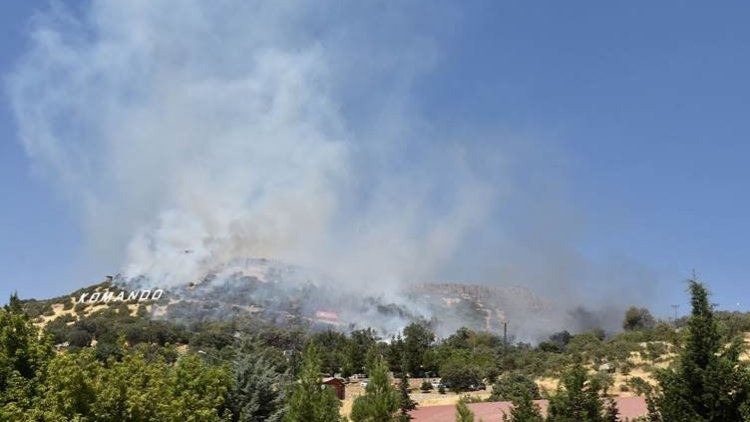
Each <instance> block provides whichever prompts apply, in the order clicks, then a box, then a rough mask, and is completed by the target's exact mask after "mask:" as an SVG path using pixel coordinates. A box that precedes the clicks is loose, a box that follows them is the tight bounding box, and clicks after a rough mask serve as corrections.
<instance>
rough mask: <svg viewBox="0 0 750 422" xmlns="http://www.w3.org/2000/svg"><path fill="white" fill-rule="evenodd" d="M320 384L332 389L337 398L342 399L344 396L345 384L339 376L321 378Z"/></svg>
mask: <svg viewBox="0 0 750 422" xmlns="http://www.w3.org/2000/svg"><path fill="white" fill-rule="evenodd" d="M321 385H323V386H324V387H326V388H330V389H332V390H333V393H334V394H335V395H336V397H337V398H338V399H339V400H344V397H345V396H346V384H344V380H342V379H341V378H336V377H333V378H323V382H322V384H321Z"/></svg>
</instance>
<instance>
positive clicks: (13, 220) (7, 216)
mask: <svg viewBox="0 0 750 422" xmlns="http://www.w3.org/2000/svg"><path fill="white" fill-rule="evenodd" d="M417 4H418V3H417ZM428 4H429V3H428V2H424V6H425V7H426V6H427V5H428ZM462 5H463V6H462V7H461V8H458V9H457V10H456V11H457V12H458V14H459V17H457V18H456V19H454V20H449V22H452V25H451V26H450V27H445V28H436V27H434V26H429V25H428V26H427V29H426V30H428V31H434V32H435V33H434V34H433V35H434V37H435V39H436V40H438V44H437V45H438V48H439V53H440V58H439V60H438V63H437V64H436V65H435V66H434V67H433V68H432V69H431V70H430V71H429V72H427V73H426V74H424V75H422V76H420V77H419V78H418V80H417V81H416V83H415V85H414V87H413V92H412V96H413V98H414V99H415V100H414V101H415V102H416V105H415V106H416V107H417V108H419V109H420V110H421V112H422V114H423V115H424V116H425V117H426V118H427V119H430V120H435V121H442V122H447V123H448V124H453V125H455V126H456V127H462V128H472V127H484V128H486V127H493V128H497V129H498V130H502V131H505V132H508V133H513V134H515V135H516V136H520V137H528V138H531V139H534V140H535V141H536V142H537V143H540V144H542V146H543V147H545V148H549V149H550V150H554V151H555V153H554V154H551V155H550V157H549V163H545V165H549V166H550V167H561V168H563V169H564V170H563V173H564V174H565V180H564V184H565V189H566V191H567V192H568V194H569V195H570V198H571V199H570V200H571V202H572V204H573V206H574V207H575V208H576V209H577V210H578V212H579V213H580V215H581V218H582V219H583V221H584V227H585V229H584V230H583V234H582V235H581V237H580V238H578V239H576V240H575V245H572V246H573V247H575V248H576V249H577V250H579V251H581V253H583V254H584V255H587V256H592V257H605V258H606V257H608V256H617V257H619V258H618V260H626V261H628V262H632V263H635V265H638V266H642V267H644V268H647V269H648V270H649V271H648V274H652V275H651V276H650V277H653V283H659V288H658V289H657V290H654V291H651V292H649V293H648V294H650V295H658V297H649V298H644V300H643V303H650V304H653V306H654V307H655V308H656V309H655V310H656V312H658V313H660V314H668V313H669V312H671V310H670V308H669V304H671V303H684V302H685V294H684V287H685V286H684V285H683V284H681V280H683V279H684V278H685V277H687V276H688V275H689V274H690V271H691V270H692V269H693V268H695V269H696V270H697V271H698V274H699V276H700V277H701V278H702V279H704V280H706V281H707V282H709V284H710V287H711V290H712V291H713V292H714V301H715V302H717V303H719V304H720V306H721V307H722V308H728V309H736V308H737V305H736V304H737V303H740V306H739V307H740V308H741V309H750V297H748V296H747V295H746V289H745V288H744V286H745V285H746V282H747V281H748V280H747V261H748V257H750V242H748V234H750V222H749V221H750V220H748V216H749V215H750V197H749V196H748V195H747V193H746V191H747V187H748V184H749V183H750V167H749V166H748V165H747V164H746V160H747V158H748V156H750V143H748V142H747V141H748V138H749V136H750V120H748V118H747V115H748V112H750V82H749V81H748V76H747V75H750V53H749V52H748V45H750V27H749V26H748V25H747V24H746V21H747V19H746V18H747V15H748V12H750V6H748V5H746V4H740V3H739V2H736V3H724V4H716V3H714V4H711V6H710V7H709V6H708V5H707V4H706V3H702V4H701V3H699V2H692V3H690V4H687V3H685V2H677V1H665V2H656V3H655V2H620V3H611V2H609V3H604V2H554V1H545V2H534V3H533V4H532V3H530V2H494V1H475V2H462ZM701 6H702V7H701ZM46 8H47V5H46V2H43V1H36V2H32V1H27V2H5V3H3V4H2V6H0V11H1V13H0V24H2V28H4V35H3V37H0V72H2V73H3V74H6V73H7V72H8V71H9V70H10V69H12V68H13V66H14V63H16V62H17V60H18V59H19V56H20V55H21V54H22V53H23V52H24V50H25V49H26V48H27V43H28V41H27V36H28V33H29V20H30V19H31V17H32V15H33V13H34V12H35V10H38V9H41V10H45V9H46ZM415 24H419V22H416V23H415ZM16 130H17V128H16V127H15V125H14V119H13V116H12V114H11V112H10V110H9V106H8V102H7V100H5V99H3V100H2V101H0V137H1V141H0V195H2V198H4V201H3V205H4V206H3V207H0V218H1V219H0V221H2V223H1V224H0V268H3V269H4V271H3V276H2V279H1V280H0V295H2V296H3V297H5V296H7V294H8V293H9V292H10V291H12V290H18V291H19V292H20V294H21V295H22V296H25V297H28V296H32V297H46V296H53V295H58V294H64V293H66V292H69V291H71V290H73V289H74V288H76V287H79V286H80V285H82V284H87V283H91V282H95V281H98V280H99V279H100V278H101V277H102V276H103V275H104V274H106V273H109V272H113V271H110V270H108V268H106V266H105V265H98V264H97V263H92V262H91V261H88V260H86V259H85V258H84V257H83V247H82V246H81V244H82V243H83V242H84V240H83V237H84V235H83V233H82V231H81V229H80V227H79V224H78V221H77V219H76V217H75V216H74V215H73V213H72V211H71V210H70V207H69V206H67V205H66V203H65V201H63V200H62V198H61V197H60V196H59V194H57V193H56V192H55V191H54V190H53V189H52V188H51V187H50V186H49V185H48V184H47V183H45V182H44V181H43V180H42V179H40V178H39V177H36V176H35V172H34V168H33V166H32V163H31V161H30V160H29V158H28V157H27V155H26V153H25V152H24V149H23V147H22V146H21V144H20V142H19V141H18V139H17V132H16ZM541 150H544V149H541ZM538 159H539V160H540V161H541V162H543V163H544V160H545V157H540V158H538ZM517 188H518V189H524V186H523V185H521V186H518V187H517ZM639 282H640V283H642V282H644V281H643V280H641V281H639ZM646 282H649V283H650V282H651V281H646Z"/></svg>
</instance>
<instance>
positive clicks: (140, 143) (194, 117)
mask: <svg viewBox="0 0 750 422" xmlns="http://www.w3.org/2000/svg"><path fill="white" fill-rule="evenodd" d="M430 8H431V10H430V11H429V13H428V12H427V11H425V10H418V9H414V8H411V6H409V5H406V4H402V3H392V4H389V3H377V4H376V3H367V4H365V5H363V4H359V5H354V4H349V3H348V2H329V3H325V4H321V3H319V2H304V1H303V2H299V1H293V2H292V1H290V2H286V1H273V2H256V1H228V0H220V1H211V2H205V1H184V0H180V1H159V2H153V1H146V0H141V1H138V0H135V1H126V2H108V1H93V2H91V3H90V5H87V6H85V8H84V9H83V10H82V11H73V10H67V9H65V8H64V7H62V6H59V5H58V6H54V7H53V8H52V10H51V11H50V12H49V13H46V14H44V15H40V16H38V17H37V18H36V19H35V21H34V22H33V25H32V28H33V31H32V34H31V39H30V45H29V50H28V52H27V53H26V54H25V55H24V57H23V58H22V60H21V61H20V62H19V64H18V67H17V69H16V71H15V72H14V73H13V74H12V75H10V76H9V77H8V78H7V79H6V88H7V91H8V93H9V97H10V99H11V103H12V106H13V110H14V112H15V115H16V117H17V121H18V126H19V130H20V139H21V140H22V142H23V144H24V146H25V148H26V150H27V152H28V155H29V156H30V157H31V160H32V162H33V164H34V166H35V167H36V169H37V170H39V171H40V172H41V173H42V174H44V175H45V177H47V178H48V179H49V180H50V181H51V182H52V183H54V184H55V185H56V186H57V187H58V188H59V189H60V192H61V193H62V194H63V195H65V196H66V197H67V198H68V199H69V201H70V203H71V204H72V206H73V207H74V208H75V209H76V210H77V211H78V212H79V215H80V216H81V219H80V220H81V224H82V225H83V228H84V232H85V233H86V236H87V248H88V249H89V250H90V252H91V255H92V259H96V260H99V261H102V262H107V263H110V264H111V265H114V266H119V267H122V268H123V269H124V273H125V274H126V275H127V276H138V275H142V274H148V275H149V277H150V279H151V280H153V281H154V282H155V283H156V284H158V285H159V286H162V287H168V286H170V285H177V284H181V283H187V282H189V281H192V280H193V279H195V278H196V277H199V276H200V275H202V274H204V273H205V272H206V271H208V270H210V269H212V268H215V267H217V266H221V265H222V264H223V263H226V262H230V261H232V260H235V259H243V258H246V257H271V258H274V259H277V260H280V261H284V262H290V263H294V264H295V265H299V266H302V267H306V268H311V269H314V270H315V271H322V272H324V273H326V274H327V275H330V276H331V279H333V280H337V282H340V283H341V284H342V286H341V287H342V288H349V289H352V290H369V291H376V292H383V291H388V290H389V289H392V288H393V287H395V286H401V285H403V284H404V283H410V282H424V281H432V280H444V279H446V278H448V277H450V278H453V279H456V278H462V277H463V278H465V279H468V278H472V277H474V278H481V280H479V281H489V282H492V281H495V280H496V279H498V278H500V277H507V278H511V280H503V281H504V282H508V283H529V284H531V285H535V286H540V285H543V286H545V288H547V289H548V290H547V292H546V293H550V292H565V293H567V294H569V295H574V293H571V288H572V287H571V286H572V285H573V284H574V280H573V279H574V278H576V277H578V276H580V275H581V274H584V273H586V271H587V270H580V269H576V268H579V267H585V266H586V264H585V263H584V260H583V259H581V258H580V256H578V255H577V254H576V253H575V252H574V251H572V250H571V248H570V247H569V246H568V241H569V239H570V236H569V235H570V233H568V232H571V231H573V232H575V231H576V230H577V228H576V227H577V226H578V224H577V223H578V222H577V218H578V216H577V215H575V211H574V210H571V209H570V208H571V207H569V206H568V205H562V206H561V204H564V203H565V200H564V199H562V200H560V199H558V196H559V194H560V191H559V190H558V189H557V188H556V187H551V188H549V189H550V190H549V191H546V190H545V191H540V192H541V193H540V194H539V195H540V196H541V195H543V197H544V198H543V199H544V201H543V202H539V203H538V204H531V202H532V201H531V200H530V198H531V197H532V196H529V195H527V194H525V193H519V192H518V190H519V188H518V185H516V184H514V182H512V180H513V174H514V170H513V168H516V170H517V169H518V167H519V163H518V162H517V161H514V160H516V158H517V157H516V155H518V151H519V150H521V149H523V148H520V149H519V148H517V147H518V145H521V144H524V143H523V142H519V141H518V140H513V142H511V140H510V139H509V137H507V136H505V135H496V134H494V133H476V134H475V135H476V136H474V135H472V136H466V133H460V130H454V129H453V128H447V127H444V125H441V123H440V122H432V121H429V119H427V118H425V116H424V115H423V114H422V113H420V110H419V107H418V106H417V105H416V104H417V103H416V102H415V101H414V98H413V95H412V94H413V87H414V83H415V81H417V80H419V79H420V78H421V77H422V76H424V75H427V74H429V72H433V71H435V70H436V69H437V68H439V65H440V61H441V59H442V57H441V49H440V45H441V37H446V36H449V35H450V34H447V33H446V31H442V30H438V28H450V27H452V26H453V25H454V24H457V23H460V22H458V21H459V20H460V18H456V17H453V16H454V15H455V13H454V12H455V11H453V10H450V8H449V6H446V5H443V4H437V3H436V4H432V3H431V4H430ZM459 129H460V128H459ZM524 148H526V147H524ZM521 155H522V154H521ZM509 163H513V164H512V165H509ZM547 164H548V163H545V164H544V165H545V166H546V165H547ZM523 166H524V169H523V170H524V171H529V170H530V169H532V168H536V169H539V168H540V166H536V165H535V164H534V163H533V162H524V165H523ZM545 180H546V178H545ZM562 196H564V195H562ZM519 198H525V199H523V200H519ZM508 201H517V202H516V205H515V206H513V205H512V203H510V204H509V202H508ZM527 207H529V208H532V207H533V208H535V209H536V211H535V212H534V213H530V214H529V215H525V214H527V210H528V209H527ZM505 218H509V219H510V220H503V219H505ZM514 219H515V220H514ZM530 219H533V221H531V220H530ZM519 221H520V222H522V223H521V224H516V223H518V222H519ZM535 222H540V223H541V224H536V223H535ZM571 222H573V223H575V224H571ZM523 227H533V229H529V230H524V229H523ZM519 231H520V233H519ZM573 237H575V235H573ZM532 238H533V239H534V240H533V241H529V239H532ZM529 249H535V251H531V252H529V251H528V250H529ZM535 254H539V257H540V259H538V260H537V259H535V258H534V257H535ZM548 258H551V259H548ZM538 261H546V262H551V264H549V266H547V264H540V263H539V262H538ZM559 268H562V269H563V271H562V273H561V272H558V271H557V270H558V269H559ZM571 268H573V269H571ZM553 273H554V276H553V275H552V274H553ZM561 274H562V277H559V276H560V275H561ZM556 277H557V278H556ZM553 279H554V281H552V280H553Z"/></svg>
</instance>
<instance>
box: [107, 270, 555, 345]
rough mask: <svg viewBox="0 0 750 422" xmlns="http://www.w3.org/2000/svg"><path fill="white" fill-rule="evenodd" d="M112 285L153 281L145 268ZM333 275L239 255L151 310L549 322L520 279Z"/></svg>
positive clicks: (295, 318)
mask: <svg viewBox="0 0 750 422" xmlns="http://www.w3.org/2000/svg"><path fill="white" fill-rule="evenodd" d="M114 283H115V285H118V286H122V287H123V288H124V287H127V288H128V289H131V290H132V289H141V288H150V287H154V286H153V284H154V282H153V281H152V280H150V279H149V278H148V277H147V276H141V277H136V278H132V279H125V278H123V277H121V276H118V277H116V278H115V280H114ZM345 286H346V283H341V282H340V281H338V280H335V279H334V278H332V277H329V276H326V275H324V274H319V273H315V272H313V271H309V270H307V269H304V268H301V267H298V266H293V265H289V264H285V263H282V262H278V261H272V260H268V259H254V258H252V259H244V260H235V261H233V262H231V263H228V264H226V265H223V266H221V267H219V268H216V269H215V270H213V271H210V272H208V273H207V274H205V275H204V276H203V277H201V278H199V279H197V280H193V281H188V282H185V283H183V284H178V285H176V286H173V287H170V288H169V289H168V293H167V294H165V299H164V300H162V301H160V302H159V303H157V304H156V305H155V306H154V308H153V309H152V315H153V316H154V317H156V318H166V319H171V320H178V321H203V320H221V319H227V318H231V317H233V316H237V315H243V314H250V315H253V316H255V317H259V318H263V319H264V320H267V321H270V322H273V323H275V324H281V325H283V324H289V323H299V322H304V323H306V324H309V325H311V326H313V327H316V326H317V327H325V328H332V329H336V330H342V331H346V330H352V329H358V328H366V327H372V328H374V329H376V330H377V331H378V332H380V334H381V335H384V336H389V335H393V334H395V333H397V332H398V331H400V329H401V328H403V327H404V326H405V325H407V324H408V323H410V322H413V321H424V322H427V323H429V324H431V325H432V326H433V327H434V328H435V329H436V331H437V332H438V333H441V332H444V333H448V332H452V331H455V330H456V329H457V328H460V327H464V326H465V327H469V328H472V329H477V330H486V331H491V332H496V333H499V332H502V330H503V323H504V322H507V321H509V320H511V321H512V323H511V325H510V332H511V333H517V334H518V335H521V336H523V337H528V336H529V335H530V334H531V333H532V332H534V331H538V330H539V329H540V327H541V326H549V318H548V316H547V313H548V311H549V310H550V306H549V304H548V303H547V302H546V301H545V300H543V299H542V298H540V297H538V296H536V295H535V294H534V293H533V292H531V291H529V290H528V289H525V288H523V287H488V286H481V285H469V284H435V283H424V284H418V285H412V286H408V287H404V288H403V289H401V290H400V291H398V292H396V293H388V294H386V293H383V294H380V295H372V294H371V295H363V294H361V292H357V291H351V290H349V289H347V288H346V287H345Z"/></svg>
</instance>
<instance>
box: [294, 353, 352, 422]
mask: <svg viewBox="0 0 750 422" xmlns="http://www.w3.org/2000/svg"><path fill="white" fill-rule="evenodd" d="M303 359H304V361H303V364H302V370H301V371H300V377H299V380H298V381H297V383H296V384H295V385H294V386H293V388H292V392H291V395H290V397H289V405H288V407H287V412H286V415H285V417H284V420H285V421H286V422H336V421H340V420H341V416H340V415H339V407H340V406H341V403H340V402H339V400H338V399H337V398H336V396H334V394H333V391H331V390H330V389H329V388H323V387H321V381H322V379H321V378H320V366H321V357H320V351H319V350H318V348H317V347H316V346H315V345H314V344H310V345H308V347H307V349H306V350H305V352H304V354H303Z"/></svg>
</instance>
